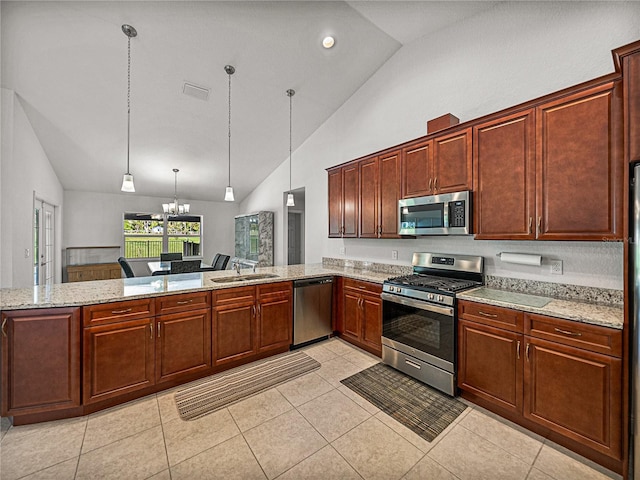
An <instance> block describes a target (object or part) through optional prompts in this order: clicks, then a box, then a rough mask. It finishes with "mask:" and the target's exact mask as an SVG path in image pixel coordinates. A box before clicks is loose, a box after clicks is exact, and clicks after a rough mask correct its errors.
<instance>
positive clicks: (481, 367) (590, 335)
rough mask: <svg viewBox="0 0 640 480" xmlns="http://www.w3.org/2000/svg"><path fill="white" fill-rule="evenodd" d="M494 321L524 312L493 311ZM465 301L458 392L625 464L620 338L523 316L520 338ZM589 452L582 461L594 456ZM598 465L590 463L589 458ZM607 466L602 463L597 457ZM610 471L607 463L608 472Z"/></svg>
mask: <svg viewBox="0 0 640 480" xmlns="http://www.w3.org/2000/svg"><path fill="white" fill-rule="evenodd" d="M490 308H491V315H492V316H493V318H488V319H487V320H486V322H495V319H496V318H515V317H516V316H517V315H518V314H520V315H522V312H518V311H517V310H512V309H504V308H499V307H490ZM477 310H481V311H485V310H487V311H488V309H487V308H486V307H485V306H484V305H480V304H474V303H473V302H466V301H460V304H459V317H460V320H459V324H458V338H459V345H458V346H459V349H458V365H459V370H458V387H459V388H460V389H461V390H462V393H463V396H464V395H465V393H469V394H472V397H471V399H480V400H483V401H484V402H485V403H483V405H484V406H487V407H491V406H495V407H498V410H497V411H498V412H499V413H500V412H505V413H506V412H510V413H511V414H512V415H511V416H510V417H509V418H510V419H512V420H516V421H517V420H518V418H522V419H524V420H526V421H528V422H533V424H535V425H539V426H541V427H543V428H545V429H548V430H549V431H552V432H555V433H556V434H559V435H561V436H562V437H564V438H567V439H569V440H570V441H572V442H576V443H577V444H579V445H581V446H584V447H586V448H587V449H589V450H590V451H592V452H597V453H598V454H602V455H604V456H606V457H609V458H611V459H614V460H616V461H620V460H621V459H622V440H623V439H622V360H621V356H622V332H621V331H619V330H615V329H611V328H606V327H600V326H596V325H588V324H583V323H579V322H573V321H570V320H564V319H558V318H554V317H547V316H543V315H534V314H528V313H525V314H524V316H523V317H524V325H523V327H522V328H521V330H520V331H519V332H518V331H513V330H514V327H513V324H511V325H509V324H507V323H505V325H509V326H508V327H507V328H510V329H507V328H505V329H502V328H497V327H495V326H493V325H488V324H485V323H486V322H485V321H484V320H482V318H479V317H478V316H474V315H472V314H471V312H474V311H477ZM589 450H584V451H580V452H579V453H581V454H583V455H587V456H589ZM591 456H592V457H593V455H591ZM593 458H594V459H596V460H602V457H597V456H596V457H593ZM612 465H613V464H611V463H610V462H609V464H608V465H607V466H608V467H609V468H611V467H612Z"/></svg>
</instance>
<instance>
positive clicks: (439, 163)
mask: <svg viewBox="0 0 640 480" xmlns="http://www.w3.org/2000/svg"><path fill="white" fill-rule="evenodd" d="M471 154H472V149H471V128H467V129H466V130H463V131H459V132H455V133H451V134H448V135H443V136H440V137H436V138H432V139H429V140H426V141H421V142H418V143H414V144H412V145H409V146H407V147H405V148H403V149H402V168H401V170H402V173H401V174H402V189H401V193H402V198H411V197H421V196H424V195H434V194H436V193H449V192H458V191H463V190H470V189H471V185H472V177H473V175H472V156H471Z"/></svg>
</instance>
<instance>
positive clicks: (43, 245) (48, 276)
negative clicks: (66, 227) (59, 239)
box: [33, 199, 56, 286]
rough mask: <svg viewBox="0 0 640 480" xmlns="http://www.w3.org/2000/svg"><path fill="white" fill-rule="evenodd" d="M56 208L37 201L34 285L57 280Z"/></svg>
mask: <svg viewBox="0 0 640 480" xmlns="http://www.w3.org/2000/svg"><path fill="white" fill-rule="evenodd" d="M55 238H56V236H55V207H54V206H53V205H51V204H49V203H47V202H44V201H42V200H38V199H36V201H35V206H34V210H33V284H34V286H37V285H53V282H54V280H55Z"/></svg>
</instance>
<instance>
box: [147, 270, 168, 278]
mask: <svg viewBox="0 0 640 480" xmlns="http://www.w3.org/2000/svg"><path fill="white" fill-rule="evenodd" d="M158 275H169V270H156V271H155V272H153V273H152V274H151V276H152V277H156V276H158Z"/></svg>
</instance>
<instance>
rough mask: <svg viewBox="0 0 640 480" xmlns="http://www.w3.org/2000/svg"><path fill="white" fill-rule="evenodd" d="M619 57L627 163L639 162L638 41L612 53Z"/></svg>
mask: <svg viewBox="0 0 640 480" xmlns="http://www.w3.org/2000/svg"><path fill="white" fill-rule="evenodd" d="M614 56H616V57H619V63H620V64H621V67H622V72H623V85H624V94H623V98H624V122H623V124H624V125H625V128H624V143H625V146H626V153H625V156H626V158H627V160H628V161H629V162H637V161H640V41H638V42H634V43H632V44H630V45H625V46H624V47H621V48H619V49H617V50H616V51H615V52H614Z"/></svg>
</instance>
